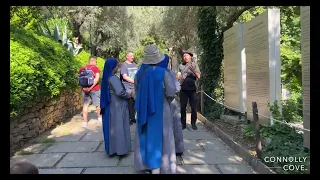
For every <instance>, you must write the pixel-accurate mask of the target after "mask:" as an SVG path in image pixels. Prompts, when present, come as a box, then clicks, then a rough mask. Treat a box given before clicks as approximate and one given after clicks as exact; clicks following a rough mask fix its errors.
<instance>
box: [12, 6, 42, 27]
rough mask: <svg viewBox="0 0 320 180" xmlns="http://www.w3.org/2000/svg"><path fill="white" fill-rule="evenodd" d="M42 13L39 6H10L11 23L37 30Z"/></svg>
mask: <svg viewBox="0 0 320 180" xmlns="http://www.w3.org/2000/svg"><path fill="white" fill-rule="evenodd" d="M41 18H42V14H41V10H40V7H39V6H10V24H13V25H16V26H17V27H20V28H25V29H28V30H36V29H37V24H38V23H39V22H40V21H41Z"/></svg>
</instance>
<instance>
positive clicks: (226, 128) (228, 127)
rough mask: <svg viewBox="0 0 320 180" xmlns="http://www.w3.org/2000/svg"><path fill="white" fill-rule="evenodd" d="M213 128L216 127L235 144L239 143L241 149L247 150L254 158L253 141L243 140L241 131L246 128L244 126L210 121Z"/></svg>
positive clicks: (218, 120)
mask: <svg viewBox="0 0 320 180" xmlns="http://www.w3.org/2000/svg"><path fill="white" fill-rule="evenodd" d="M210 121H211V122H212V123H213V124H214V125H215V126H217V127H218V128H219V129H220V130H222V131H223V132H224V133H226V134H227V135H228V136H229V137H231V138H232V139H233V140H234V141H235V142H237V143H239V144H240V145H241V146H242V147H244V148H246V149H247V150H249V152H250V154H251V155H253V156H256V151H255V141H254V139H249V138H244V136H243V131H242V129H243V128H244V127H245V126H247V125H246V124H244V125H233V124H229V123H226V122H224V121H221V120H220V119H217V120H214V121H212V120H210Z"/></svg>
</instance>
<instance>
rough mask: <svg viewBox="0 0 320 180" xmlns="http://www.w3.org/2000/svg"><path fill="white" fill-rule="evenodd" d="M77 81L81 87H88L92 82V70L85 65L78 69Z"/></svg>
mask: <svg viewBox="0 0 320 180" xmlns="http://www.w3.org/2000/svg"><path fill="white" fill-rule="evenodd" d="M78 82H79V85H80V86H81V87H90V86H92V85H93V82H94V72H93V71H92V70H91V68H88V67H87V66H85V67H84V69H83V70H81V71H80V73H79V76H78Z"/></svg>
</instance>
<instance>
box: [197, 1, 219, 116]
mask: <svg viewBox="0 0 320 180" xmlns="http://www.w3.org/2000/svg"><path fill="white" fill-rule="evenodd" d="M197 18H198V26H197V27H198V36H199V39H200V40H199V44H200V47H201V49H202V53H201V54H200V63H199V64H200V69H201V73H202V74H205V76H201V78H200V84H203V85H204V86H203V87H204V91H205V92H207V93H209V95H210V96H211V97H213V98H214V99H217V97H219V95H218V93H221V92H222V87H221V62H222V58H223V49H222V38H220V37H221V31H220V29H219V25H218V23H217V10H216V7H215V6H213V7H201V8H200V9H199V11H198V14H197ZM220 98H221V96H220ZM213 104H214V102H213V101H212V100H211V99H208V98H206V99H205V101H204V107H213ZM215 108H216V109H215V110H217V111H218V112H219V111H221V108H222V107H221V106H219V105H218V106H216V107H215ZM219 109H220V110H219ZM205 111H206V112H208V111H210V110H208V109H207V108H205ZM216 116H217V115H216ZM218 117H220V114H219V116H218Z"/></svg>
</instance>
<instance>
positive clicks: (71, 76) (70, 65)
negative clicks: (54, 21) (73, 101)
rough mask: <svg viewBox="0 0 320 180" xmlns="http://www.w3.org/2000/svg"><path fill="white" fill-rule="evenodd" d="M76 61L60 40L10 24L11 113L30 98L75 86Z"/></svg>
mask: <svg viewBox="0 0 320 180" xmlns="http://www.w3.org/2000/svg"><path fill="white" fill-rule="evenodd" d="M79 67H80V66H79V63H78V62H77V61H76V59H75V58H74V57H73V56H72V54H71V53H70V52H69V51H67V50H66V49H65V48H64V47H63V46H61V45H60V44H59V43H57V42H55V41H54V40H53V39H51V38H49V37H45V36H39V35H36V34H33V33H31V32H29V31H26V30H23V29H19V28H17V27H16V26H15V25H10V115H11V116H13V115H17V114H19V113H20V112H21V111H22V110H23V108H24V107H26V105H27V104H28V103H29V102H31V101H36V100H37V99H39V98H42V97H44V96H47V97H53V96H56V95H58V94H59V93H60V92H61V90H63V89H65V88H75V87H77V78H76V72H77V69H78V68H79Z"/></svg>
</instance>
